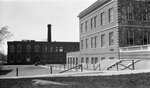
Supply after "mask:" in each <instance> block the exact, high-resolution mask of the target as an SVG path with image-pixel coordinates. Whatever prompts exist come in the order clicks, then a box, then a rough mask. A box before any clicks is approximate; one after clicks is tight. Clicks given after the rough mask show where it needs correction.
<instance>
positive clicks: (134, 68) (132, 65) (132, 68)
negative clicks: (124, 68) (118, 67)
mask: <svg viewBox="0 0 150 88" xmlns="http://www.w3.org/2000/svg"><path fill="white" fill-rule="evenodd" d="M132 69H133V70H134V69H135V68H134V60H132Z"/></svg>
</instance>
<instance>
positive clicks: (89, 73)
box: [0, 69, 150, 79]
mask: <svg viewBox="0 0 150 88" xmlns="http://www.w3.org/2000/svg"><path fill="white" fill-rule="evenodd" d="M149 72H150V69H145V70H124V71H88V70H84V71H83V72H68V73H57V74H43V75H32V76H12V77H0V79H19V78H41V77H70V76H111V75H124V74H137V73H149Z"/></svg>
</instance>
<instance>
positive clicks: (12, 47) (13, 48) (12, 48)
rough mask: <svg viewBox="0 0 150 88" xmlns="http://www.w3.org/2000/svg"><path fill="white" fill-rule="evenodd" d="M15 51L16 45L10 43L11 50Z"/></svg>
mask: <svg viewBox="0 0 150 88" xmlns="http://www.w3.org/2000/svg"><path fill="white" fill-rule="evenodd" d="M14 51H15V47H14V45H10V52H12V53H13V52H14Z"/></svg>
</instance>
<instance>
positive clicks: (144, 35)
mask: <svg viewBox="0 0 150 88" xmlns="http://www.w3.org/2000/svg"><path fill="white" fill-rule="evenodd" d="M142 44H144V45H145V44H148V32H147V31H144V32H143V33H142Z"/></svg>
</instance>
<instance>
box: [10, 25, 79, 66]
mask: <svg viewBox="0 0 150 88" xmlns="http://www.w3.org/2000/svg"><path fill="white" fill-rule="evenodd" d="M74 51H79V42H52V41H51V25H48V41H34V40H23V41H13V42H8V58H7V62H8V64H34V63H36V62H41V63H44V64H47V63H48V64H65V63H66V53H67V52H74Z"/></svg>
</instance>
